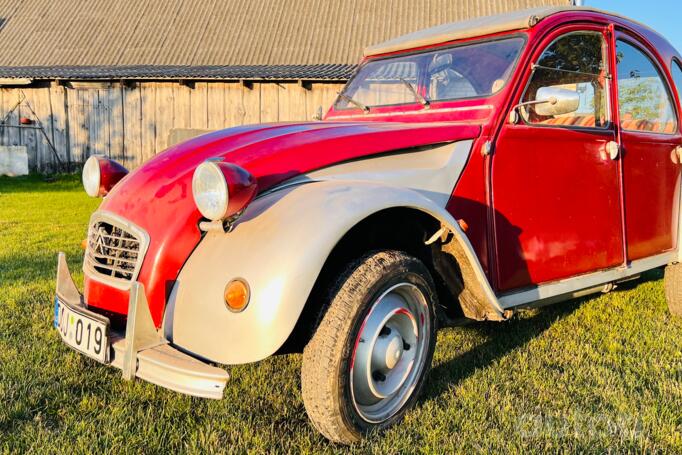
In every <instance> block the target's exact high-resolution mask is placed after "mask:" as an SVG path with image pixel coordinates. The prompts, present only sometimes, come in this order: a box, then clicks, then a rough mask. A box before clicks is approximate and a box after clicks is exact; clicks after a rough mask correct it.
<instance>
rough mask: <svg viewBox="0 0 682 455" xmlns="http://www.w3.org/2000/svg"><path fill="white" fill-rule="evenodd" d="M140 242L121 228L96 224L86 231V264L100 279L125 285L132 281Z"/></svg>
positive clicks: (106, 224) (104, 222)
mask: <svg viewBox="0 0 682 455" xmlns="http://www.w3.org/2000/svg"><path fill="white" fill-rule="evenodd" d="M141 246H142V239H140V238H138V237H136V236H135V235H134V234H133V233H131V232H128V231H127V230H125V229H124V228H122V227H120V226H117V225H115V224H112V223H109V222H106V221H96V222H94V223H92V224H91V225H90V229H89V230H88V245H87V248H86V252H85V262H86V266H88V267H89V268H90V269H91V270H93V271H95V272H97V273H98V274H100V275H104V276H107V277H111V278H118V279H122V280H126V281H132V280H133V279H135V275H136V273H137V271H138V265H139V264H138V261H139V260H141V257H140V251H141Z"/></svg>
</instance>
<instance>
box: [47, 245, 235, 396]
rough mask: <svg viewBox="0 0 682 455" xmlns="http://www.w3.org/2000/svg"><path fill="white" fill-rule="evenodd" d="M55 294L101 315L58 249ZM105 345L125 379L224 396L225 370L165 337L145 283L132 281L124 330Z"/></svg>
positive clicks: (87, 312)
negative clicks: (89, 305) (86, 298)
mask: <svg viewBox="0 0 682 455" xmlns="http://www.w3.org/2000/svg"><path fill="white" fill-rule="evenodd" d="M57 297H58V298H59V300H60V302H61V303H62V304H64V305H67V306H68V307H71V308H72V309H75V310H77V311H78V312H80V313H81V314H84V315H88V316H90V317H92V318H95V319H100V320H102V319H103V318H104V317H103V316H102V315H100V314H98V313H94V312H92V311H90V310H88V309H87V307H86V305H85V301H84V299H83V296H82V295H81V294H80V292H78V288H77V287H76V285H75V284H74V282H73V279H72V278H71V273H70V272H69V269H68V266H67V264H66V256H65V255H64V253H59V256H58V259H57ZM104 319H106V320H107V322H108V319H107V318H104ZM108 348H109V364H110V365H112V366H114V367H116V368H119V369H120V370H122V371H123V378H124V379H127V380H132V379H134V378H136V377H137V378H140V379H142V380H145V381H147V382H151V383H153V384H156V385H159V386H161V387H165V388H167V389H171V390H174V391H176V392H180V393H185V394H187V395H193V396H196V397H202V398H213V399H220V398H222V397H223V391H224V390H225V385H226V384H227V380H228V379H229V375H228V373H227V372H226V371H225V370H223V369H220V368H217V367H214V366H211V365H208V364H206V363H204V362H202V361H200V360H197V359H195V358H194V357H191V356H189V355H187V354H185V353H183V352H181V351H179V350H178V349H176V348H174V347H173V346H171V345H170V344H169V343H168V341H167V340H165V339H164V337H163V335H162V332H161V331H159V330H157V329H156V326H155V325H154V322H153V321H152V316H151V313H150V311H149V305H148V304H147V299H146V297H145V293H144V286H143V285H142V284H141V283H139V282H136V281H135V282H133V283H132V286H131V288H130V302H129V304H128V320H127V323H126V331H125V333H113V332H110V333H109V346H108Z"/></svg>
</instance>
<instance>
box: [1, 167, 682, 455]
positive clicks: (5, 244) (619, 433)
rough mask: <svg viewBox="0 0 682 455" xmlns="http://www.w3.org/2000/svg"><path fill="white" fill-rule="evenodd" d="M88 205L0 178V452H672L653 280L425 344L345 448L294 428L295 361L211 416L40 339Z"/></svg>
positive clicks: (678, 400) (670, 402)
mask: <svg viewBox="0 0 682 455" xmlns="http://www.w3.org/2000/svg"><path fill="white" fill-rule="evenodd" d="M97 204H98V201H96V200H93V199H90V198H88V197H87V196H86V195H85V193H84V192H83V191H82V190H81V187H80V183H79V182H78V180H77V179H76V178H75V177H60V178H58V179H57V180H56V181H54V182H52V183H45V182H43V181H42V180H41V179H40V178H38V177H28V178H16V179H9V178H0V452H3V451H5V452H7V453H17V452H33V453H40V454H43V453H56V452H68V453H86V452H96V453H99V452H105V453H128V452H129V453H178V452H182V453H184V452H191V453H210V452H247V451H248V452H275V451H277V452H316V453H317V452H321V451H324V452H345V451H347V450H350V451H353V452H357V453H367V452H376V453H403V452H426V453H433V452H436V453H443V452H459V451H461V452H467V453H468V452H472V451H486V452H487V451H493V452H505V453H507V452H524V453H525V452H545V451H551V452H557V451H561V452H575V451H582V452H605V451H613V452H623V451H637V452H639V451H660V452H677V453H681V452H682V320H680V319H675V318H673V317H671V316H670V315H669V313H668V311H667V307H666V303H665V298H664V295H663V288H662V282H661V280H660V273H658V272H655V273H651V274H649V275H648V277H647V280H645V281H643V282H641V283H639V284H638V285H636V286H631V287H630V289H627V290H621V291H617V292H614V293H611V294H608V295H602V296H598V297H595V298H590V299H583V300H581V301H574V302H567V303H563V304H559V305H557V306H554V307H551V308H546V309H543V310H536V311H533V312H527V313H523V314H520V315H517V316H515V317H514V318H513V319H512V320H511V321H509V322H506V323H486V324H472V325H470V326H468V327H464V328H457V329H446V330H443V331H441V332H440V334H439V337H438V346H437V348H436V355H435V359H434V365H433V371H432V372H431V375H430V377H429V379H428V382H427V386H426V391H425V393H424V395H423V397H422V398H421V399H420V401H419V403H418V404H417V406H416V408H415V409H414V410H412V411H411V412H409V413H408V415H407V417H406V419H405V421H404V422H403V424H402V425H401V426H399V427H398V428H394V429H392V430H390V431H388V432H386V433H385V434H383V435H374V436H372V437H370V438H369V439H368V440H367V441H366V442H364V443H362V444H360V445H358V446H355V447H352V448H350V449H347V448H344V447H340V446H336V445H332V444H329V443H328V442H327V441H326V440H325V439H324V438H322V437H321V436H320V435H318V434H317V433H316V432H315V431H314V429H313V428H312V426H311V425H310V423H309V422H308V420H307V418H306V414H305V411H304V409H303V403H302V402H301V394H300V391H299V384H300V380H299V367H300V363H301V357H300V356H299V355H292V356H282V357H274V358H270V359H268V360H266V361H263V362H260V363H257V364H254V365H246V366H239V367H233V368H230V373H231V375H232V379H231V381H230V382H229V384H228V387H227V391H226V397H225V399H224V400H222V401H208V400H201V399H195V398H190V397H186V396H182V395H178V394H175V393H173V392H169V391H166V390H164V389H161V388H159V387H156V386H153V385H150V384H147V383H144V382H141V381H135V382H124V381H122V380H121V377H120V372H118V371H117V370H114V369H111V368H108V367H105V366H101V365H99V364H97V363H96V362H94V361H91V360H89V359H87V358H85V357H83V356H81V355H78V354H76V353H75V352H73V351H71V350H69V349H68V348H67V347H66V346H64V345H63V344H62V343H61V341H60V339H59V336H58V335H57V333H56V332H55V331H54V330H52V327H51V323H52V299H53V292H54V291H53V289H54V278H53V277H54V275H55V269H56V254H57V252H58V251H65V252H66V253H67V257H68V259H69V265H70V267H71V270H72V271H77V272H76V273H75V275H76V276H75V279H76V281H77V283H80V282H81V281H82V274H81V272H80V262H81V260H82V251H81V249H80V243H81V240H82V239H83V238H84V237H85V230H86V223H87V220H88V217H89V216H90V213H91V212H92V211H93V210H94V209H95V208H96V207H97Z"/></svg>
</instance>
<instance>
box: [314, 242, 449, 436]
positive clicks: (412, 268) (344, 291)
mask: <svg viewBox="0 0 682 455" xmlns="http://www.w3.org/2000/svg"><path fill="white" fill-rule="evenodd" d="M396 287H398V288H400V287H405V288H410V289H412V290H414V291H415V294H416V290H418V291H419V292H420V293H421V294H422V295H423V297H424V298H423V299H421V300H419V301H420V302H422V303H423V305H421V306H420V308H422V310H421V313H420V317H426V316H427V317H428V318H430V320H429V322H428V323H427V324H426V325H424V324H423V323H422V325H423V326H424V327H427V328H424V329H423V330H424V332H423V334H424V335H428V336H424V337H423V339H424V341H423V342H420V343H422V344H419V345H416V344H415V345H414V346H418V347H417V348H415V351H416V353H415V354H414V355H415V356H419V357H418V358H419V361H415V362H414V364H415V365H421V366H419V367H418V369H419V371H417V368H415V369H414V373H412V372H410V373H409V374H408V376H410V378H411V379H410V381H412V382H411V384H413V385H414V387H407V386H406V387H405V388H403V386H402V385H401V386H400V389H399V391H398V392H396V394H395V395H394V396H396V397H399V398H396V399H395V400H394V403H393V404H392V405H391V407H390V408H389V409H393V407H394V406H395V407H399V408H398V409H397V410H395V412H394V413H393V414H392V415H390V416H388V417H387V418H386V419H384V420H382V421H378V422H370V421H368V420H367V419H366V418H365V417H363V415H362V414H361V412H359V409H360V408H361V407H362V406H361V405H357V403H358V401H354V395H353V392H352V390H351V389H352V387H353V385H352V382H353V381H352V377H351V375H352V374H353V365H352V363H353V362H355V355H356V350H357V349H358V342H364V340H362V341H357V340H360V339H359V335H360V333H363V336H365V333H366V329H365V327H364V324H365V322H366V320H369V319H370V318H369V312H370V309H372V308H373V307H374V305H375V302H376V304H377V305H379V303H378V302H379V300H382V299H383V298H384V296H386V295H387V294H386V293H388V292H389V291H391V290H392V289H394V288H396ZM378 299H379V300H378ZM436 305H437V295H436V292H435V285H434V283H433V279H432V278H431V275H430V273H429V271H428V269H427V268H426V267H425V266H424V264H423V263H422V262H421V261H419V260H418V259H416V258H414V257H412V256H409V255H407V254H405V253H402V252H398V251H379V252H373V253H370V254H368V255H366V256H365V257H363V258H361V259H359V260H357V261H356V262H354V263H352V264H351V265H350V266H349V267H348V268H347V270H346V271H345V272H344V273H343V274H341V276H340V277H339V280H338V282H337V284H336V285H334V286H332V289H331V290H330V294H329V306H328V309H327V311H326V313H325V315H324V317H323V318H322V320H321V322H320V325H319V326H318V327H317V330H316V331H315V334H314V335H313V337H312V339H311V340H310V342H309V343H308V344H307V346H306V347H305V349H304V351H303V365H302V370H301V388H302V395H303V403H304V405H305V409H306V411H307V413H308V416H309V417H310V420H311V421H312V423H313V425H314V426H315V428H317V430H319V431H320V432H321V433H322V434H323V435H324V436H326V437H327V438H328V439H330V440H332V441H334V442H338V443H343V444H350V443H353V442H357V441H359V440H360V439H362V437H363V436H364V435H365V434H367V433H369V432H371V431H381V430H384V429H385V428H388V427H390V426H391V425H394V424H395V423H397V422H398V421H399V420H400V419H401V418H402V417H403V415H404V414H405V412H406V411H407V409H409V408H410V407H411V406H413V405H414V403H415V401H416V399H417V397H418V395H419V393H420V391H421V389H422V387H423V385H424V379H425V377H426V373H427V371H428V369H429V368H430V366H431V360H432V358H433V350H434V346H435V344H436V337H435V333H436V316H435V313H434V308H436ZM394 311H395V310H394ZM388 314H397V313H388ZM425 315H426V316H425ZM386 324H387V325H386V327H388V322H386ZM363 330H364V331H363ZM382 330H385V328H382ZM361 331H363V332H361ZM382 333H385V332H382ZM388 333H389V334H390V333H391V330H390V329H389V330H388ZM396 333H397V334H398V335H399V332H396ZM382 336H383V335H382ZM392 336H393V337H394V338H396V337H397V335H395V334H394V335H392ZM397 339H400V338H397ZM416 339H418V337H417V338H415V340H416ZM373 340H375V341H373V343H372V344H371V346H372V347H371V348H368V349H370V351H371V352H372V353H374V349H376V348H375V346H377V345H378V341H376V340H378V338H373ZM368 344H370V343H368ZM406 346H407V347H406V348H405V351H403V350H402V349H400V352H401V355H405V352H407V351H408V350H409V349H410V346H409V345H406ZM386 352H388V351H386ZM398 357H399V356H398V354H396V358H398ZM386 358H389V357H388V354H387V355H386ZM415 358H416V357H415ZM363 365H364V364H363ZM367 365H369V368H368V369H367V371H371V365H374V364H373V363H371V362H370V363H368V364H367ZM394 365H395V364H394ZM356 368H358V367H357V366H356ZM389 368H393V367H389ZM409 371H411V370H409ZM387 374H390V373H387ZM411 375H414V376H411ZM363 377H366V376H363ZM371 377H372V378H374V373H372V376H371ZM380 380H381V379H380ZM383 380H386V377H385V376H384V379H383ZM372 381H373V379H372ZM401 384H403V383H401ZM404 384H408V382H407V380H406V381H405V383H404ZM353 390H355V389H353ZM410 390H411V392H410ZM398 393H400V395H398ZM389 399H390V398H387V399H386V400H389ZM358 406H360V407H358ZM390 412H393V411H392V410H391V411H390Z"/></svg>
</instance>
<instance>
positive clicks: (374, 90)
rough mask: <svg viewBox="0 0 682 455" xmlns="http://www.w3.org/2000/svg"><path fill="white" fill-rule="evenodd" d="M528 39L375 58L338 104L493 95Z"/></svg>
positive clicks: (388, 103) (366, 104) (350, 106)
mask: <svg viewBox="0 0 682 455" xmlns="http://www.w3.org/2000/svg"><path fill="white" fill-rule="evenodd" d="M523 43H524V39H523V38H521V37H518V36H517V37H514V38H508V39H503V40H498V41H488V42H482V43H474V44H467V45H462V46H457V47H454V48H450V49H439V50H437V51H433V52H426V53H420V54H414V55H408V56H405V57H393V58H386V59H381V60H375V61H370V62H368V63H367V64H365V65H363V66H362V67H361V68H360V70H359V71H358V73H357V74H356V75H355V77H354V78H353V79H352V80H351V81H350V82H349V83H348V85H346V87H345V89H344V90H343V93H342V96H340V97H339V98H338V99H337V101H336V103H335V104H334V107H335V108H336V109H357V108H358V107H362V108H364V109H365V110H367V109H369V108H372V107H377V106H391V105H398V104H408V103H410V104H411V103H422V104H425V101H426V102H432V101H447V100H459V99H464V98H478V97H485V96H489V95H492V94H493V93H496V92H498V91H499V90H500V89H502V87H504V85H505V83H506V82H507V80H508V79H509V76H510V75H511V72H512V70H513V68H514V64H515V63H516V60H517V59H518V57H519V54H520V53H521V48H522V47H523Z"/></svg>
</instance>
